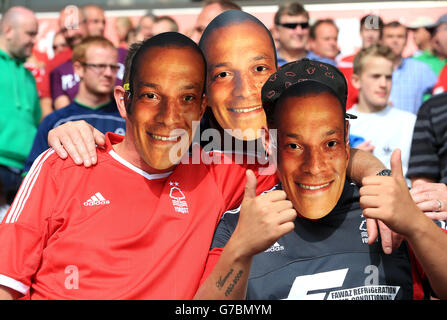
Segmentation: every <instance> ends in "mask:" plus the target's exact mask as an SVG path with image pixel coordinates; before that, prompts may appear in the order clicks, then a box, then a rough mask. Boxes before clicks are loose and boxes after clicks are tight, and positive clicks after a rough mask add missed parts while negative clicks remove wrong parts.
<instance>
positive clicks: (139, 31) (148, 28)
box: [135, 12, 156, 41]
mask: <svg viewBox="0 0 447 320" xmlns="http://www.w3.org/2000/svg"><path fill="white" fill-rule="evenodd" d="M155 18H156V16H155V15H154V14H152V13H151V12H148V13H146V14H145V15H144V16H142V17H141V18H140V21H138V26H137V28H136V30H135V31H136V34H135V40H136V41H143V40H146V39H149V38H150V37H152V36H153V34H152V28H153V26H154V21H155Z"/></svg>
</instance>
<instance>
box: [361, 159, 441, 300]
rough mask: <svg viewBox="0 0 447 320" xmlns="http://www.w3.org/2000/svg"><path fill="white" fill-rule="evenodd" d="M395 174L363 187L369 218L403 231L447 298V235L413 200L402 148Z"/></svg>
mask: <svg viewBox="0 0 447 320" xmlns="http://www.w3.org/2000/svg"><path fill="white" fill-rule="evenodd" d="M391 169H392V172H393V176H392V177H368V178H365V179H364V180H363V186H362V188H361V189H360V196H361V197H360V205H361V206H362V208H363V215H364V216H365V217H370V218H375V219H380V220H382V221H383V222H384V223H386V224H387V225H388V226H389V227H390V228H391V229H392V230H394V231H396V232H398V233H400V234H402V235H403V236H404V237H405V238H406V239H407V240H408V242H409V244H410V245H411V247H412V249H413V251H414V253H415V255H416V257H417V259H418V261H419V263H420V264H421V266H422V267H423V269H424V271H425V273H426V274H427V277H428V279H429V281H430V284H431V286H432V289H433V290H434V291H435V293H436V294H437V295H438V297H439V298H441V299H447V271H446V270H445V266H446V265H447V251H446V250H445V248H446V247H445V246H446V245H447V234H445V233H444V232H443V231H442V230H441V228H439V227H438V226H436V225H435V224H434V223H433V222H432V221H431V220H430V218H428V217H427V216H426V215H425V214H424V213H423V212H422V211H421V210H420V209H419V208H418V206H417V205H416V204H415V202H414V201H413V200H412V198H411V195H410V192H409V191H408V187H407V184H406V181H405V179H404V177H403V174H402V162H401V159H400V150H395V151H394V152H393V155H392V157H391Z"/></svg>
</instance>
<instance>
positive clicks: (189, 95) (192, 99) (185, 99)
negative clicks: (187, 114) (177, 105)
mask: <svg viewBox="0 0 447 320" xmlns="http://www.w3.org/2000/svg"><path fill="white" fill-rule="evenodd" d="M195 98H196V97H195V96H193V95H192V94H187V95H185V96H184V97H183V100H184V101H185V102H191V101H194V100H195Z"/></svg>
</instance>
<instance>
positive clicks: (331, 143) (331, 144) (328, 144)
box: [327, 140, 338, 148]
mask: <svg viewBox="0 0 447 320" xmlns="http://www.w3.org/2000/svg"><path fill="white" fill-rule="evenodd" d="M337 145H338V142H337V141H334V140H332V141H329V142H328V143H327V146H328V147H329V148H333V147H335V146H337Z"/></svg>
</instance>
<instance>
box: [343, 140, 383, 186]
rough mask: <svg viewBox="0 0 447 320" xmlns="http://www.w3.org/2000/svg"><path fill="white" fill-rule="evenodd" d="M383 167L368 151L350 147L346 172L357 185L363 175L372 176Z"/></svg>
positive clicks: (360, 182) (359, 183)
mask: <svg viewBox="0 0 447 320" xmlns="http://www.w3.org/2000/svg"><path fill="white" fill-rule="evenodd" d="M383 169H386V167H385V165H384V164H383V163H382V162H381V161H380V160H379V159H377V158H376V157H375V156H374V155H372V154H371V153H370V152H367V151H363V150H359V149H356V148H351V158H350V159H349V163H348V168H347V171H346V174H347V175H348V177H350V178H351V180H353V181H354V182H355V183H357V184H358V185H361V184H362V179H363V178H364V177H367V176H374V175H376V174H377V173H378V172H380V171H382V170H383Z"/></svg>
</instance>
